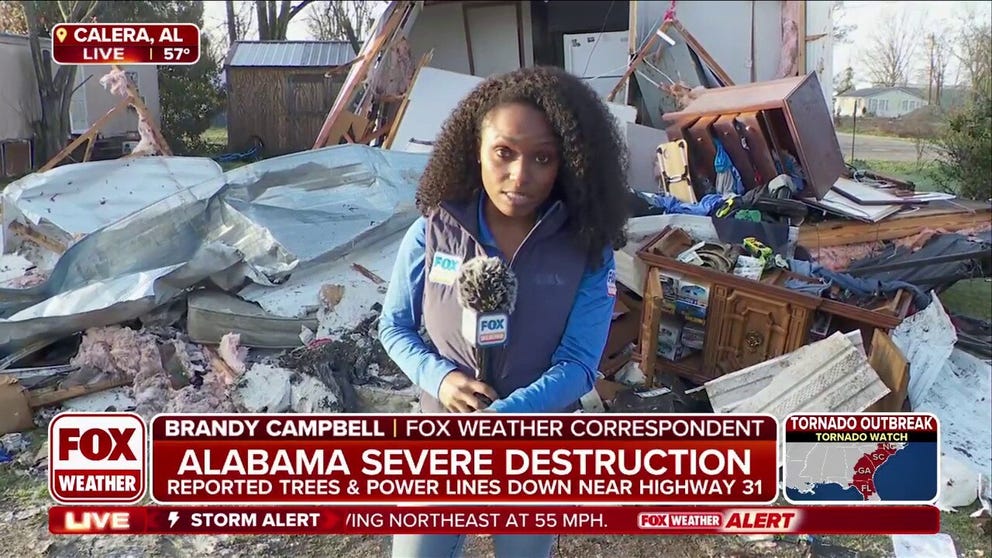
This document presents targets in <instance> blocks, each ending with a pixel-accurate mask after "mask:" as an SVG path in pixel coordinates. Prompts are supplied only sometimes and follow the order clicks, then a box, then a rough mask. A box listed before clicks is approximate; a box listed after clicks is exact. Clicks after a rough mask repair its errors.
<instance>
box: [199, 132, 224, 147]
mask: <svg viewBox="0 0 992 558" xmlns="http://www.w3.org/2000/svg"><path fill="white" fill-rule="evenodd" d="M200 137H202V138H203V141H205V142H207V143H212V144H219V145H224V146H226V145H227V129H226V128H210V129H208V130H207V131H206V132H203V135H201V136H200Z"/></svg>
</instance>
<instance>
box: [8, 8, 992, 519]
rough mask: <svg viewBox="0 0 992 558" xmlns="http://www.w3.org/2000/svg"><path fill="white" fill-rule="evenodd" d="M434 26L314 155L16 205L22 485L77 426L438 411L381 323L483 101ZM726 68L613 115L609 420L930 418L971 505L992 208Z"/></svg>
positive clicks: (76, 190) (11, 360)
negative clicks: (414, 60) (436, 186)
mask: <svg viewBox="0 0 992 558" xmlns="http://www.w3.org/2000/svg"><path fill="white" fill-rule="evenodd" d="M414 4H415V3H408V2H395V3H392V4H391V5H390V7H389V8H388V9H387V10H386V11H385V13H384V14H383V15H382V17H381V18H380V21H379V24H378V25H377V27H376V31H375V33H374V34H373V36H372V38H371V39H370V40H369V41H367V42H366V44H365V46H364V47H363V49H362V52H361V53H359V56H358V57H357V58H356V59H355V61H353V63H352V64H351V66H350V68H349V73H348V76H347V78H346V79H345V82H344V85H343V86H342V89H341V92H340V94H339V96H338V98H337V100H336V101H335V103H334V105H333V107H331V110H330V113H329V114H328V116H327V120H326V121H325V123H324V126H323V128H322V129H321V131H320V134H319V136H318V138H317V139H316V142H315V145H314V149H313V150H310V151H305V152H300V153H294V154H290V155H285V156H281V157H277V158H272V159H267V160H262V161H259V162H255V163H252V164H249V165H246V166H242V167H240V168H237V169H234V170H229V171H227V172H224V171H223V170H222V168H221V167H220V166H219V165H218V164H217V163H216V162H214V161H213V160H210V159H207V158H190V157H174V156H171V155H169V151H168V146H166V145H165V144H164V141H163V140H161V136H160V134H159V133H158V131H157V129H155V127H154V125H151V126H149V125H148V123H147V122H145V123H144V124H145V128H146V132H147V133H146V134H145V135H143V144H142V145H143V146H145V147H146V148H147V149H146V150H145V151H147V152H151V153H158V154H160V155H163V156H157V157H147V156H140V155H141V153H138V154H135V155H134V156H129V157H126V158H123V159H119V160H114V161H100V162H83V163H78V164H71V165H62V166H55V164H56V163H57V162H58V161H53V162H51V163H50V164H48V165H46V166H45V167H44V168H43V169H42V172H38V173H35V174H31V175H28V176H26V177H24V178H22V179H21V180H18V181H17V182H14V183H13V184H11V185H9V186H8V187H7V188H6V190H5V191H4V192H3V194H2V200H0V201H2V206H0V209H2V216H3V220H2V230H0V233H2V245H3V256H2V259H0V318H2V319H0V373H2V374H0V409H3V410H2V411H0V433H4V434H7V435H6V436H4V437H3V438H2V445H3V447H2V448H0V461H3V460H9V459H12V458H14V455H15V454H16V453H17V452H18V451H21V450H22V449H23V444H22V438H21V436H20V434H18V433H21V432H26V431H29V430H31V429H33V428H35V427H40V426H44V425H45V424H46V423H47V421H48V420H50V419H51V416H52V415H53V414H54V412H56V411H57V409H59V408H63V409H74V410H89V411H105V410H118V411H122V410H134V411H135V412H137V413H139V414H141V415H143V416H145V417H146V418H148V417H150V416H152V415H154V414H156V413H160V412H191V413H200V412H268V413H277V412H289V411H292V412H298V413H330V412H398V413H404V412H412V411H415V410H416V405H417V403H416V401H417V396H416V388H415V387H414V386H412V385H411V383H410V381H409V379H408V378H407V377H406V376H405V375H404V374H403V373H402V372H401V371H399V370H398V369H397V367H396V366H395V365H394V364H393V363H392V361H391V360H390V359H389V358H388V357H387V356H386V354H385V352H384V350H383V349H382V347H381V345H380V344H379V342H378V336H377V312H378V310H379V309H380V306H379V301H380V300H381V298H382V296H383V294H384V292H385V288H386V284H387V281H386V279H385V278H388V277H389V276H390V272H391V268H392V264H393V255H394V254H395V252H396V250H397V247H398V245H399V242H400V239H401V238H402V235H403V233H404V232H405V230H406V228H407V227H408V226H409V225H410V224H411V223H412V222H413V220H414V219H415V218H416V215H417V213H416V210H415V205H414V194H415V189H416V185H417V182H418V179H419V176H420V173H421V172H422V170H423V168H424V166H425V164H426V162H427V158H428V155H427V154H426V153H423V152H424V151H429V150H430V145H431V139H432V138H433V137H434V136H435V135H436V134H437V131H438V130H439V129H440V125H441V123H442V122H443V120H444V116H445V115H446V114H447V113H448V112H450V110H451V109H453V108H454V106H455V104H456V103H457V102H458V101H459V99H460V98H461V96H462V95H464V94H465V93H467V92H468V91H469V90H470V89H471V88H472V87H473V86H474V85H475V84H476V83H478V82H479V81H481V78H476V77H474V76H466V75H460V74H455V73H452V72H448V71H444V70H439V69H435V68H430V67H428V66H427V64H428V63H429V61H430V55H426V56H424V57H423V58H422V59H421V60H420V61H419V63H418V64H417V65H416V67H415V68H413V67H412V66H411V64H410V63H409V62H410V60H409V49H408V48H406V47H405V46H404V45H405V41H404V40H403V37H404V35H405V33H407V31H408V29H407V28H408V27H409V26H410V25H412V23H411V22H412V19H413V15H415V14H413V12H414V11H415V6H414ZM670 27H671V28H674V29H676V30H677V31H678V32H679V33H678V36H679V37H684V38H685V42H686V43H688V44H689V45H693V44H694V45H695V47H692V46H690V47H688V48H695V49H697V50H699V48H700V47H699V45H698V42H697V41H695V39H693V38H692V36H691V34H690V33H689V32H688V30H686V29H685V28H684V27H683V26H682V25H681V24H679V23H678V22H677V21H676V22H674V23H673V22H670V21H666V22H665V24H664V25H663V26H662V28H661V29H660V30H659V33H661V35H664V32H665V31H667V30H668V29H669V28H670ZM661 35H659V36H661ZM652 37H654V35H652ZM653 42H654V41H649V42H648V43H647V44H646V45H645V47H644V48H642V49H641V50H640V51H639V52H637V53H636V55H635V56H632V57H631V62H630V65H629V67H628V68H627V71H626V72H625V73H624V76H623V77H622V78H621V80H620V83H618V87H619V86H620V85H622V84H623V83H626V81H627V80H628V79H634V78H636V77H637V76H639V75H640V74H638V69H637V66H638V64H640V63H641V62H643V61H644V60H645V59H647V58H650V57H649V50H650V49H651V48H657V47H656V46H655V47H651V45H652V44H653ZM389 45H394V46H393V47H391V48H392V49H393V50H391V51H389V52H387V50H388V49H389ZM682 46H683V48H685V45H684V44H683V45H682ZM693 52H695V50H694V51H693ZM697 54H702V55H705V51H703V52H702V53H697ZM380 55H384V56H380ZM701 58H703V59H704V62H705V63H706V64H708V65H709V66H710V67H709V70H711V71H712V72H713V73H714V74H716V75H717V76H721V75H722V76H724V78H722V79H721V80H720V81H721V82H722V83H723V85H722V86H720V87H709V88H705V87H703V88H698V87H697V88H694V89H692V90H691V91H688V92H685V95H683V96H681V97H680V98H679V108H678V110H675V111H671V112H668V113H666V114H664V115H663V120H664V126H665V127H666V128H665V129H664V130H662V129H659V128H657V127H651V126H643V125H640V124H637V123H636V122H635V120H637V110H636V109H635V108H634V107H631V106H628V105H626V104H621V103H615V102H612V100H613V94H615V93H616V91H617V88H614V91H613V94H611V95H610V97H609V101H610V102H609V107H610V109H611V110H612V111H613V113H614V114H615V115H616V116H617V120H618V124H619V125H620V126H621V127H622V131H623V135H624V136H625V137H627V139H628V144H629V147H630V156H631V167H630V171H629V173H628V178H629V182H630V187H631V188H630V191H629V206H630V213H631V217H630V220H629V223H628V238H629V242H628V244H627V246H626V247H624V248H623V249H621V250H619V251H618V252H617V253H616V258H617V282H618V284H619V287H620V288H619V296H618V298H617V303H616V310H615V313H614V321H613V324H612V327H611V330H610V335H609V339H608V342H607V346H606V348H605V350H604V354H603V358H602V361H601V365H600V373H601V378H600V380H599V381H598V383H597V386H596V389H595V390H594V391H592V392H590V393H589V394H588V395H587V396H586V397H585V398H583V401H582V403H583V407H584V411H585V412H612V413H623V412H669V413H680V412H694V413H695V412H713V413H728V412H743V413H767V414H771V415H774V416H776V417H778V418H779V419H782V418H784V417H785V416H786V415H787V414H789V413H792V412H799V411H804V412H861V411H885V412H901V411H906V410H913V411H926V412H931V413H934V414H935V415H937V416H938V417H939V418H940V420H941V425H942V432H943V447H944V453H945V455H944V458H943V461H942V467H941V468H942V471H943V473H944V476H945V477H946V478H949V479H950V480H949V481H948V482H949V484H948V486H950V485H956V486H957V489H955V490H944V491H943V494H942V501H941V502H942V505H943V506H944V507H946V508H950V507H954V506H963V505H968V504H970V503H971V502H973V501H974V499H975V497H976V495H977V493H978V492H979V482H978V480H977V479H981V478H983V477H985V478H987V477H988V476H989V474H990V470H989V468H990V464H992V441H990V437H989V434H988V425H989V424H990V422H992V417H990V403H992V399H990V397H989V394H990V391H992V385H990V381H992V380H990V374H992V368H990V365H989V362H988V360H987V359H988V358H989V356H992V354H990V352H989V348H990V347H989V345H990V342H989V338H988V326H987V324H977V325H976V324H974V323H972V322H971V321H968V320H967V319H965V318H963V317H956V316H949V315H948V314H947V312H946V311H945V310H944V307H943V305H942V304H941V302H940V298H939V295H940V293H941V292H942V291H943V290H945V289H946V288H948V287H949V286H951V285H953V284H954V283H955V282H957V281H959V280H961V279H966V278H973V277H988V276H989V274H990V254H992V250H990V245H992V234H990V231H992V208H990V207H989V206H988V204H982V203H975V202H969V201H966V200H956V199H952V196H949V195H943V194H934V193H923V192H916V191H915V189H914V187H913V185H912V184H911V183H907V182H904V181H902V180H899V179H896V178H892V177H886V176H881V175H877V174H871V173H867V172H863V171H860V170H857V169H853V168H849V167H847V166H846V165H845V164H844V161H843V157H842V155H841V152H840V148H839V146H838V144H837V139H836V136H835V134H834V130H833V125H832V121H831V118H830V113H829V110H828V108H827V104H826V102H825V101H824V98H823V96H822V94H821V84H820V82H819V79H818V76H817V74H816V73H810V74H808V75H805V76H803V75H800V76H797V77H788V78H784V79H779V80H771V81H764V82H758V83H751V84H746V85H739V86H736V85H732V84H731V83H730V82H729V79H726V73H725V72H723V71H722V70H721V69H720V68H718V67H714V66H715V63H714V62H713V61H712V60H711V59H710V60H706V59H707V58H708V57H707V56H701ZM377 61H378V63H377ZM397 69H399V70H397ZM442 82H443V84H444V85H443V87H440V90H443V94H440V92H441V91H440V90H439V86H438V83H442ZM363 83H368V84H372V85H376V84H378V85H376V86H375V87H369V88H368V92H367V93H366V94H364V95H359V93H360V89H361V85H362V84H363ZM384 83H388V84H389V87H387V86H385V85H383V84H384ZM397 83H401V84H403V85H402V86H399V90H400V92H401V93H402V94H401V95H397V93H396V91H395V90H396V89H397V87H398V86H397V85H396V84H397ZM116 88H117V90H118V91H117V94H119V95H121V96H123V97H125V101H126V100H128V99H133V94H130V93H129V92H128V91H129V90H128V88H127V84H126V83H124V84H118V85H117V86H116ZM377 95H378V96H379V97H383V98H385V97H389V98H390V99H392V100H391V101H389V102H386V101H384V102H376V101H377ZM397 98H398V100H396V99H397ZM125 101H122V106H126V104H127V103H126V102H125ZM439 105H444V106H443V107H440V108H441V109H443V110H439ZM373 107H374V108H373ZM375 111H378V112H375ZM139 112H140V111H139ZM89 137H90V138H91V137H92V136H89ZM86 141H88V138H87V137H86V135H84V136H81V137H80V138H79V139H78V140H77V141H76V142H74V144H73V145H70V146H69V147H68V148H67V151H66V152H64V153H63V154H60V156H59V157H57V159H61V158H62V157H64V155H65V153H67V152H68V151H71V149H74V148H75V147H78V146H80V145H82V144H84V143H85V142H86ZM342 141H345V142H347V144H345V145H337V144H339V143H341V142H342ZM328 145H330V146H331V147H325V146H328ZM373 145H374V146H373ZM983 326H984V328H985V329H984V330H983V329H982V327H983ZM965 349H967V350H965ZM976 355H977V356H976ZM32 457H33V456H32ZM951 477H953V478H951ZM983 486H984V487H985V489H986V491H987V490H988V486H989V483H988V482H985V483H983Z"/></svg>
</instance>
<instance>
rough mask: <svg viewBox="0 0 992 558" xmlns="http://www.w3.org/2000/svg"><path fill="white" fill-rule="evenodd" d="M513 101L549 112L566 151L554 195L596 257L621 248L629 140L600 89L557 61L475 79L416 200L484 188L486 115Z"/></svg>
mask: <svg viewBox="0 0 992 558" xmlns="http://www.w3.org/2000/svg"><path fill="white" fill-rule="evenodd" d="M509 103H526V104H529V105H531V106H533V107H535V108H537V109H538V110H540V111H541V112H543V113H544V114H545V116H546V117H547V119H548V123H549V124H550V126H551V129H552V131H553V132H554V134H555V137H556V138H557V140H558V148H559V152H560V153H561V157H560V161H561V163H560V167H559V168H558V176H557V180H556V183H555V187H554V190H553V191H552V193H551V196H552V197H553V198H556V199H561V200H562V201H563V202H565V205H566V206H567V207H568V213H569V223H568V227H569V229H570V230H571V231H572V232H573V233H574V234H575V237H576V239H577V241H578V242H579V244H580V246H581V247H583V248H584V249H585V250H586V252H587V254H588V256H589V263H590V264H593V265H595V262H600V261H601V259H602V253H603V249H604V248H605V247H606V246H609V245H612V246H613V248H614V249H619V248H621V247H622V246H623V245H624V244H625V243H626V239H625V234H624V226H625V224H626V221H627V211H626V205H625V200H626V193H627V157H628V156H627V149H626V143H625V141H624V140H623V139H622V138H621V137H620V131H619V127H618V126H617V124H616V121H615V120H614V118H613V115H612V114H610V111H609V109H608V108H607V107H606V105H605V104H604V103H603V101H602V99H600V98H599V95H597V93H596V92H595V91H593V89H592V88H590V87H589V86H588V85H586V83H585V82H583V81H582V80H580V79H579V78H577V77H575V76H573V75H572V74H569V73H567V72H565V71H564V70H562V69H559V68H554V67H543V66H541V67H532V68H524V69H520V70H515V71H513V72H510V73H507V74H503V75H499V76H495V77H491V78H489V79H487V80H485V81H484V82H482V83H480V84H479V85H478V86H476V88H475V89H474V90H473V91H472V92H471V93H469V95H468V96H467V97H466V98H465V99H463V100H462V101H461V102H460V103H459V104H458V107H457V108H456V109H455V111H454V112H453V113H452V114H451V116H450V117H448V120H447V121H446V122H445V123H444V126H443V127H442V129H441V132H440V134H438V137H437V139H436V140H435V142H434V148H433V151H432V154H431V158H430V160H429V161H428V162H427V168H426V170H425V171H424V173H423V175H422V176H421V178H420V185H419V187H418V189H417V198H416V199H417V208H418V209H419V210H420V212H421V213H422V214H423V215H427V214H428V213H430V212H431V211H432V210H433V209H435V208H436V207H437V206H438V205H439V204H440V203H441V202H444V201H448V202H466V201H469V200H471V199H472V198H473V196H476V195H478V193H479V191H480V190H482V175H481V170H480V168H479V165H478V164H477V161H478V158H479V137H480V132H481V127H482V122H483V119H484V118H485V117H486V115H487V114H488V113H489V111H491V110H492V109H493V108H495V107H497V106H499V105H503V104H509Z"/></svg>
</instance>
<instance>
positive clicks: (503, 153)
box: [496, 147, 513, 159]
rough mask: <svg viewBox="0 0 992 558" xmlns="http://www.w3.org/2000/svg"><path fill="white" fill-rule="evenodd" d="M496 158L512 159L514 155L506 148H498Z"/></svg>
mask: <svg viewBox="0 0 992 558" xmlns="http://www.w3.org/2000/svg"><path fill="white" fill-rule="evenodd" d="M496 156H497V157H499V158H500V159H509V158H510V157H512V156H513V153H511V152H510V150H509V149H507V148H505V147H498V148H496Z"/></svg>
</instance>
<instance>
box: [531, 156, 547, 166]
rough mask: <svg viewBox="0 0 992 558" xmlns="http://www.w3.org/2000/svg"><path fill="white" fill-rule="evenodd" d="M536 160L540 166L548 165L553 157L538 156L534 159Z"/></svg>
mask: <svg viewBox="0 0 992 558" xmlns="http://www.w3.org/2000/svg"><path fill="white" fill-rule="evenodd" d="M534 160H535V161H537V163H538V164H540V165H546V164H548V163H550V162H551V156H550V155H538V156H537V157H534Z"/></svg>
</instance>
